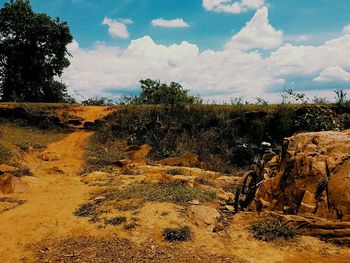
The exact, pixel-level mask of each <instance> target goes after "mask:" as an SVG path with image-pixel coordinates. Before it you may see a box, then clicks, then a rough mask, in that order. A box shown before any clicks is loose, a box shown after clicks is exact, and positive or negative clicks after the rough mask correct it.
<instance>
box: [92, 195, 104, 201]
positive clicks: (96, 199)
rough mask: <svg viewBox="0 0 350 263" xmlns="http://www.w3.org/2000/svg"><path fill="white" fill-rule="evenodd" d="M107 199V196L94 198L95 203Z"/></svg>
mask: <svg viewBox="0 0 350 263" xmlns="http://www.w3.org/2000/svg"><path fill="white" fill-rule="evenodd" d="M105 199H106V197H105V196H97V197H95V198H94V200H95V201H102V200H105Z"/></svg>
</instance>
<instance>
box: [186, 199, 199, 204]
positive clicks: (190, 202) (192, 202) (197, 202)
mask: <svg viewBox="0 0 350 263" xmlns="http://www.w3.org/2000/svg"><path fill="white" fill-rule="evenodd" d="M188 203H189V204H191V205H199V201H198V200H191V201H188Z"/></svg>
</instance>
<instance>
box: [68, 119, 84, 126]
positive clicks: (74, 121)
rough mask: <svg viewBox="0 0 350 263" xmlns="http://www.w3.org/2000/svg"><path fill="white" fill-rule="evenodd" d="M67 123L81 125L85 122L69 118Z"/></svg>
mask: <svg viewBox="0 0 350 263" xmlns="http://www.w3.org/2000/svg"><path fill="white" fill-rule="evenodd" d="M67 123H68V124H70V125H73V126H79V125H82V124H83V123H82V122H81V120H79V119H71V120H68V121H67Z"/></svg>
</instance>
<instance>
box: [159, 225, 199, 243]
mask: <svg viewBox="0 0 350 263" xmlns="http://www.w3.org/2000/svg"><path fill="white" fill-rule="evenodd" d="M163 237H164V239H165V240H166V241H169V242H176V241H189V240H191V239H192V238H193V233H192V230H191V228H190V227H189V226H181V227H177V228H165V229H164V230H163Z"/></svg>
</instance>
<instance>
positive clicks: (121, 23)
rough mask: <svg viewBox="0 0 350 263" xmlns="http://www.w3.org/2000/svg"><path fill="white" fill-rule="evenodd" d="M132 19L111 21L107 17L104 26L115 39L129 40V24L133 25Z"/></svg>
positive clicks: (103, 22)
mask: <svg viewBox="0 0 350 263" xmlns="http://www.w3.org/2000/svg"><path fill="white" fill-rule="evenodd" d="M132 23H133V21H132V20H131V19H119V20H118V19H111V18H108V17H105V18H104V19H103V21H102V25H106V26H108V33H109V35H110V36H111V37H114V38H129V32H128V27H127V25H128V24H132Z"/></svg>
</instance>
